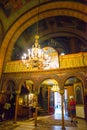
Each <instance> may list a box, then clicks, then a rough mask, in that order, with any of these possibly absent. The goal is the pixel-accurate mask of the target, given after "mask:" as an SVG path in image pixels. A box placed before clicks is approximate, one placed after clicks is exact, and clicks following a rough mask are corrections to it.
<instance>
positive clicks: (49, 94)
mask: <svg viewBox="0 0 87 130" xmlns="http://www.w3.org/2000/svg"><path fill="white" fill-rule="evenodd" d="M49 108H50V88H49V87H48V114H49V113H50V112H49Z"/></svg>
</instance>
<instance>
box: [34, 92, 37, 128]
mask: <svg viewBox="0 0 87 130" xmlns="http://www.w3.org/2000/svg"><path fill="white" fill-rule="evenodd" d="M35 95H36V107H35V115H34V116H35V117H34V119H35V126H37V113H38V94H35Z"/></svg>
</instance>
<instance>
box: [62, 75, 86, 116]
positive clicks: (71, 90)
mask: <svg viewBox="0 0 87 130" xmlns="http://www.w3.org/2000/svg"><path fill="white" fill-rule="evenodd" d="M64 89H65V90H66V91H67V99H65V101H64V104H65V111H66V112H67V114H68V116H70V112H69V100H70V98H72V97H73V98H74V100H75V102H76V116H77V117H80V118H85V115H84V98H83V83H82V81H81V80H80V79H79V78H78V77H76V76H72V77H69V78H68V79H67V80H66V82H65V85H64Z"/></svg>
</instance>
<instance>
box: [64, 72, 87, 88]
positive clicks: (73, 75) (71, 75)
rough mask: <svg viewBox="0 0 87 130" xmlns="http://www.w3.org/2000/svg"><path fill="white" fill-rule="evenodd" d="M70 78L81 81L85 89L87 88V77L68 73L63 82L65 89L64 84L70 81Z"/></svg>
mask: <svg viewBox="0 0 87 130" xmlns="http://www.w3.org/2000/svg"><path fill="white" fill-rule="evenodd" d="M70 77H76V78H78V79H80V80H81V82H82V84H83V86H84V88H85V87H86V84H85V76H84V75H83V74H81V73H68V74H66V75H65V77H63V81H62V86H63V87H64V84H65V81H66V80H67V79H69V78H70ZM84 88H83V90H84Z"/></svg>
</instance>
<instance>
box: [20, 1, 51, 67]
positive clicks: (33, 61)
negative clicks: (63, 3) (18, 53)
mask: <svg viewBox="0 0 87 130" xmlns="http://www.w3.org/2000/svg"><path fill="white" fill-rule="evenodd" d="M39 3H40V1H39ZM37 9H38V14H39V7H38V8H37ZM37 18H39V15H37ZM38 21H39V20H37V35H36V36H35V44H34V45H32V48H31V49H28V52H27V53H24V54H23V56H22V61H23V63H24V64H25V65H26V67H27V68H29V66H31V67H33V68H34V67H38V68H44V67H47V66H49V64H50V60H51V57H50V56H48V54H47V53H46V52H45V51H44V49H41V48H40V44H39V35H38Z"/></svg>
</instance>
